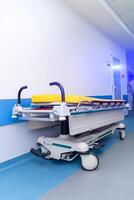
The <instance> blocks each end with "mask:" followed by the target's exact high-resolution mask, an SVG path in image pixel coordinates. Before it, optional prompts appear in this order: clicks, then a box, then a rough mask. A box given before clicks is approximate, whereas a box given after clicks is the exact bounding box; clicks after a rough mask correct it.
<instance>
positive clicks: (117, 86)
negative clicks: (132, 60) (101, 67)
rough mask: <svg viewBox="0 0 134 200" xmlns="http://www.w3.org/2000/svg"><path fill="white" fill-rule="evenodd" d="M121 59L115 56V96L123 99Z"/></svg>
mask: <svg viewBox="0 0 134 200" xmlns="http://www.w3.org/2000/svg"><path fill="white" fill-rule="evenodd" d="M121 97H122V96H121V72H120V60H119V59H117V58H115V57H113V98H114V99H121Z"/></svg>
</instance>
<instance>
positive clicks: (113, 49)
mask: <svg viewBox="0 0 134 200" xmlns="http://www.w3.org/2000/svg"><path fill="white" fill-rule="evenodd" d="M111 53H112V54H113V55H115V56H117V57H119V58H120V60H121V64H122V74H125V78H124V79H123V80H122V91H123V93H124V94H126V93H127V90H126V63H125V62H126V60H125V49H124V48H123V47H121V46H119V45H118V44H116V43H115V42H114V41H112V40H111V39H109V38H108V37H107V36H106V35H104V34H102V33H101V32H99V31H98V30H97V29H96V28H94V27H93V26H92V25H90V24H89V23H88V22H87V21H86V20H85V19H83V18H82V17H81V16H79V14H77V13H76V12H75V11H73V10H72V9H71V8H69V7H68V6H67V5H66V4H65V3H64V2H63V1H62V0H19V1H17V0H0V67H1V78H0V91H1V92H0V99H10V98H16V94H17V90H18V88H19V87H20V86H22V85H26V84H27V85H28V86H29V90H28V91H27V92H24V96H25V97H29V96H31V94H32V93H43V92H44V93H46V92H57V91H58V90H57V89H56V88H55V87H54V88H51V87H49V86H48V83H49V82H50V81H59V82H61V83H62V84H63V85H64V87H65V90H66V92H67V93H73V94H81V95H110V94H112V86H111V76H112V73H111V69H110V68H109V67H107V66H106V62H107V60H109V59H110V54H111ZM25 126H26V125H25V124H24V123H23V124H21V125H20V124H15V125H10V126H6V127H1V128H0V129H1V130H0V141H3V143H2V144H3V145H4V144H5V145H7V144H6V141H7V139H8V141H10V140H9V138H10V139H12V138H13V139H12V140H11V142H8V149H10V152H7V148H5V147H6V146H3V145H2V146H1V145H0V152H1V153H0V162H3V161H5V160H8V159H10V158H13V157H15V156H18V155H20V154H23V153H25V152H27V151H28V150H29V148H30V146H31V145H33V141H35V137H36V136H35V135H36V133H34V136H33V135H32V133H31V132H30V134H31V135H32V137H30V135H29V131H28V129H27V128H26V127H25ZM20 133H22V135H21V137H20ZM41 134H42V133H41ZM27 137H28V140H27ZM20 138H21V139H20ZM26 141H28V142H26ZM20 145H21V148H20Z"/></svg>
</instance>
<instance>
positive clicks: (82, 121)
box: [12, 82, 126, 170]
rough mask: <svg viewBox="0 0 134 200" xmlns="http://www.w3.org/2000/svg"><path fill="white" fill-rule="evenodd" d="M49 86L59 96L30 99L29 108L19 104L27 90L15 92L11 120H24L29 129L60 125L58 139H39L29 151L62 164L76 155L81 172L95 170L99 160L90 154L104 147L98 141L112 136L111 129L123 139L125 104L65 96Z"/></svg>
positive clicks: (124, 134)
mask: <svg viewBox="0 0 134 200" xmlns="http://www.w3.org/2000/svg"><path fill="white" fill-rule="evenodd" d="M50 85H56V86H58V87H59V88H60V91H61V95H58V96H57V95H54V96H50V97H51V98H50V97H49V98H48V95H47V96H45V95H43V96H41V95H40V96H33V98H32V103H31V106H30V107H29V108H25V107H22V105H21V92H22V90H23V89H26V88H27V87H22V88H21V89H20V90H19V92H18V104H16V105H15V106H14V107H13V113H12V114H13V117H18V118H19V119H21V120H28V121H29V127H30V128H31V129H39V128H45V127H51V126H60V134H59V136H56V137H45V136H42V137H39V138H38V140H37V145H38V147H39V148H38V149H37V150H36V149H33V148H32V149H31V152H32V153H33V154H35V155H37V156H39V157H42V158H45V159H51V158H52V159H57V160H60V159H62V160H66V161H72V160H73V159H75V158H76V157H77V156H80V158H81V165H82V167H83V168H84V169H86V170H94V169H96V168H97V167H98V165H99V159H98V157H97V156H96V155H94V154H93V153H91V152H92V150H93V149H99V148H101V147H102V146H103V145H104V144H103V143H102V142H101V139H102V138H104V137H106V136H108V135H110V134H114V133H115V130H118V132H119V136H120V139H121V140H124V139H125V137H126V132H125V125H124V123H123V120H124V109H126V104H125V101H123V100H102V99H95V98H89V97H80V96H73V98H72V97H70V96H69V97H67V96H65V92H64V88H63V86H62V85H61V84H59V83H57V82H53V83H50ZM38 97H39V98H38ZM71 98H72V99H71Z"/></svg>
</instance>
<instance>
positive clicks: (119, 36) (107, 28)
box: [64, 0, 134, 50]
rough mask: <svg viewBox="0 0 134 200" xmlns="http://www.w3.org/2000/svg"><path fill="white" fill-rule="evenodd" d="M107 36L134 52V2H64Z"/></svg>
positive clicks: (90, 0)
mask: <svg viewBox="0 0 134 200" xmlns="http://www.w3.org/2000/svg"><path fill="white" fill-rule="evenodd" d="M64 1H65V2H66V3H67V4H68V5H69V6H71V7H72V8H73V9H74V10H76V11H77V12H78V13H79V14H80V15H82V16H83V17H85V18H86V19H87V20H88V21H89V22H90V23H92V24H94V25H95V26H96V27H97V28H99V29H100V30H101V31H103V32H104V33H105V34H107V35H108V36H110V37H111V38H113V39H114V40H115V41H118V43H120V44H121V45H123V46H124V47H126V49H128V50H134V0H64Z"/></svg>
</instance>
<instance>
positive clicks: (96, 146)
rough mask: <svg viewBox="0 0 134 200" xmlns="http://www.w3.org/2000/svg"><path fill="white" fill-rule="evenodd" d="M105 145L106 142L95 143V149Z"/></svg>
mask: <svg viewBox="0 0 134 200" xmlns="http://www.w3.org/2000/svg"><path fill="white" fill-rule="evenodd" d="M104 146H105V144H104V143H94V147H93V148H94V149H95V150H99V149H101V148H102V147H104Z"/></svg>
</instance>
